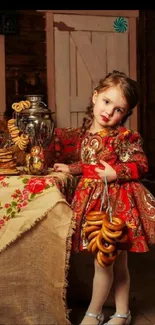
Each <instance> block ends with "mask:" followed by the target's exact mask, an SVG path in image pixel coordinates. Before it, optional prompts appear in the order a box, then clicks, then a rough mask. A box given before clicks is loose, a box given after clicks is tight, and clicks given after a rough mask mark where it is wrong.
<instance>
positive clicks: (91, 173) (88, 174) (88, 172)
mask: <svg viewBox="0 0 155 325" xmlns="http://www.w3.org/2000/svg"><path fill="white" fill-rule="evenodd" d="M97 167H98V168H100V169H104V168H105V167H104V166H103V165H90V164H83V165H82V171H83V177H85V178H93V179H101V178H100V176H99V175H98V173H97V172H96V171H95V168H97Z"/></svg>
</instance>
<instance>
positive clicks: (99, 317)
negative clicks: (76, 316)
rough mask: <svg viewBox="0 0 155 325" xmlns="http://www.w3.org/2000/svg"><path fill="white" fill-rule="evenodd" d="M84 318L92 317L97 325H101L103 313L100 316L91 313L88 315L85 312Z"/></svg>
mask: <svg viewBox="0 0 155 325" xmlns="http://www.w3.org/2000/svg"><path fill="white" fill-rule="evenodd" d="M85 315H86V316H89V317H94V318H95V319H97V320H98V323H97V325H103V322H104V315H103V313H102V314H98V315H96V314H93V313H89V312H88V311H86V314H85Z"/></svg>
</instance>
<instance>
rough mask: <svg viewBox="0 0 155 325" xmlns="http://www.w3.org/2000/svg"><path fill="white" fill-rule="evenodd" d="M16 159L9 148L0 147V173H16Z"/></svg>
mask: <svg viewBox="0 0 155 325" xmlns="http://www.w3.org/2000/svg"><path fill="white" fill-rule="evenodd" d="M17 173H18V172H17V169H16V161H15V159H14V155H13V152H12V150H11V149H9V148H1V149H0V174H4V175H5V174H6V175H7V174H17Z"/></svg>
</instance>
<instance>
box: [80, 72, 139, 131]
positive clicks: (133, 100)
mask: <svg viewBox="0 0 155 325" xmlns="http://www.w3.org/2000/svg"><path fill="white" fill-rule="evenodd" d="M112 86H119V87H120V89H121V91H122V94H123V96H124V97H125V99H126V101H127V104H128V112H127V114H126V116H125V117H124V118H123V120H122V121H121V124H122V125H123V124H124V123H125V122H126V120H127V118H128V117H129V116H130V115H131V114H132V111H133V109H134V107H135V106H136V105H137V103H138V101H139V89H138V84H137V82H136V81H135V80H133V79H131V78H129V77H128V76H127V75H126V74H125V73H123V72H120V71H116V70H114V71H112V72H111V73H109V74H108V75H107V76H106V77H105V78H104V79H100V80H99V83H98V85H97V86H96V87H95V89H94V91H95V90H96V91H97V92H98V93H100V92H102V91H103V90H105V89H108V88H110V87H112ZM93 106H94V104H93V102H92V97H91V99H90V103H89V105H88V106H87V108H86V112H85V117H84V119H83V124H82V127H81V133H82V134H84V133H85V132H86V130H88V129H89V128H90V126H91V125H92V122H93V117H94V114H93Z"/></svg>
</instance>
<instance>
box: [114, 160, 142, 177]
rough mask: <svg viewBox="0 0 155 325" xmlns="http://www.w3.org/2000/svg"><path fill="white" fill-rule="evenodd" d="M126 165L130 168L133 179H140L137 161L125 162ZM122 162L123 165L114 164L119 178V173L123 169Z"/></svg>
mask: <svg viewBox="0 0 155 325" xmlns="http://www.w3.org/2000/svg"><path fill="white" fill-rule="evenodd" d="M125 166H126V167H127V168H128V169H129V170H130V172H131V178H132V179H138V178H139V177H140V174H139V171H138V168H137V165H136V163H135V162H133V163H125ZM122 167H123V166H122V164H121V165H114V166H113V168H114V169H115V171H116V173H117V176H118V178H119V175H120V173H121V171H122Z"/></svg>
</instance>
